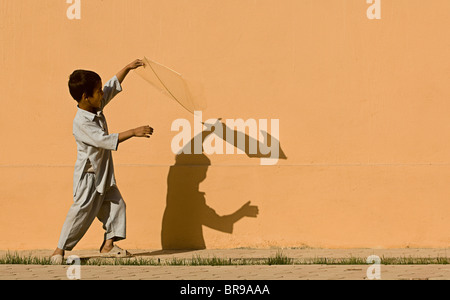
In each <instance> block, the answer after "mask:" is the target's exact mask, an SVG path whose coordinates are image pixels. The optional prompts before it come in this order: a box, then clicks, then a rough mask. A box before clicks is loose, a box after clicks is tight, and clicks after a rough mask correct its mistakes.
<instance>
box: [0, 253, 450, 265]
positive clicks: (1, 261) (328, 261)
mask: <svg viewBox="0 0 450 300" xmlns="http://www.w3.org/2000/svg"><path fill="white" fill-rule="evenodd" d="M380 258H381V264H382V265H429V264H440V265H446V264H450V258H448V257H380ZM16 264H21V265H50V264H51V263H50V258H48V257H34V256H31V255H29V256H21V255H19V254H18V253H17V252H14V253H10V252H8V253H6V255H4V256H3V257H0V265H16ZM81 264H82V265H88V266H103V265H114V266H245V265H269V266H272V265H368V264H367V262H366V259H365V258H362V257H347V258H327V257H315V258H305V259H299V258H295V259H294V258H290V257H288V256H286V255H285V254H283V253H282V252H281V251H278V252H277V253H276V254H275V255H274V256H270V257H268V258H220V257H200V256H198V255H197V256H193V257H192V258H190V259H189V258H177V257H172V258H169V259H160V258H148V257H132V258H108V259H105V258H92V259H88V260H85V259H83V260H81Z"/></svg>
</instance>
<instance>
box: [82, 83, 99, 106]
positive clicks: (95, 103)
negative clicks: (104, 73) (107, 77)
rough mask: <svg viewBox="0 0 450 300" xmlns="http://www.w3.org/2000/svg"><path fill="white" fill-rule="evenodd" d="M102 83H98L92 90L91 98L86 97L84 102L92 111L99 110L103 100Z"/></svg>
mask: <svg viewBox="0 0 450 300" xmlns="http://www.w3.org/2000/svg"><path fill="white" fill-rule="evenodd" d="M102 86H103V85H102V81H99V82H98V83H97V85H96V86H95V88H94V92H93V93H92V97H87V98H86V102H87V104H89V106H91V107H92V108H94V109H99V108H100V107H101V105H102V99H103V90H102Z"/></svg>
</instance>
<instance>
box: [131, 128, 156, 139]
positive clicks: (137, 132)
mask: <svg viewBox="0 0 450 300" xmlns="http://www.w3.org/2000/svg"><path fill="white" fill-rule="evenodd" d="M152 135H153V128H151V127H150V126H148V125H147V126H141V127H138V128H136V129H134V136H136V137H145V138H150V137H151V136H152Z"/></svg>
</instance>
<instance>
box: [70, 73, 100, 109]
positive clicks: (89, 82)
mask: <svg viewBox="0 0 450 300" xmlns="http://www.w3.org/2000/svg"><path fill="white" fill-rule="evenodd" d="M99 87H100V91H101V87H102V79H101V78H100V76H99V75H98V74H97V73H95V72H92V71H86V70H76V71H74V72H73V73H72V75H70V77H69V92H70V95H72V97H73V99H75V100H76V101H77V102H78V103H79V102H80V101H81V100H82V99H83V98H91V97H94V96H95V93H96V92H98V89H99Z"/></svg>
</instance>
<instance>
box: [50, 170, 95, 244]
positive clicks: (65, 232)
mask: <svg viewBox="0 0 450 300" xmlns="http://www.w3.org/2000/svg"><path fill="white" fill-rule="evenodd" d="M102 198H103V197H102V195H101V194H99V193H97V191H96V190H95V175H94V174H91V173H86V174H85V175H83V177H82V179H81V181H80V186H79V187H78V190H77V193H76V195H75V198H74V204H73V205H72V206H71V207H70V209H69V212H68V213H67V217H66V221H65V222H64V225H63V228H62V230H61V235H60V238H59V242H58V248H59V249H62V250H69V251H70V250H72V249H73V248H74V247H75V245H76V244H77V243H78V242H79V241H80V240H81V238H82V237H83V236H84V235H85V233H86V232H87V230H88V229H89V227H90V226H91V224H92V222H93V221H94V219H95V217H96V215H97V213H98V211H99V209H100V207H101V205H102Z"/></svg>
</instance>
